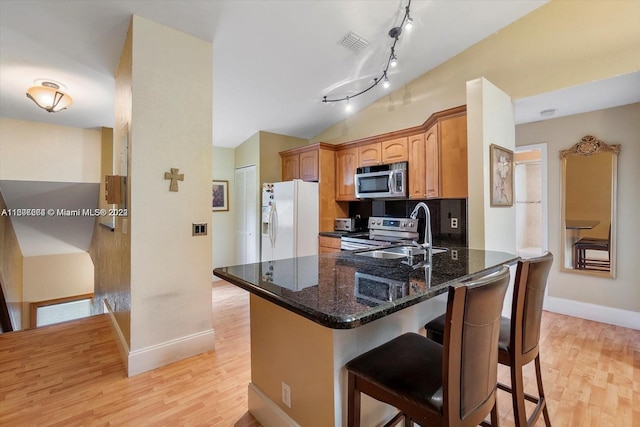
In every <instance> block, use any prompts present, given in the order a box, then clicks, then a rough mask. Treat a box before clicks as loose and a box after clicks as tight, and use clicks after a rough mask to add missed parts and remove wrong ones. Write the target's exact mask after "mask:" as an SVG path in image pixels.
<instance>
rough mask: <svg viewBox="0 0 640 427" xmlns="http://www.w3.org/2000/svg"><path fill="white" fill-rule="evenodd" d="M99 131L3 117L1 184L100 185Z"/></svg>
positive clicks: (0, 146)
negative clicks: (15, 182) (42, 182)
mask: <svg viewBox="0 0 640 427" xmlns="http://www.w3.org/2000/svg"><path fill="white" fill-rule="evenodd" d="M100 138H101V133H100V130H92V129H80V128H73V127H68V126H58V125H52V124H48V123H38V122H28V121H24V120H15V119H8V118H5V117H0V180H14V181H48V182H91V183H95V182H100Z"/></svg>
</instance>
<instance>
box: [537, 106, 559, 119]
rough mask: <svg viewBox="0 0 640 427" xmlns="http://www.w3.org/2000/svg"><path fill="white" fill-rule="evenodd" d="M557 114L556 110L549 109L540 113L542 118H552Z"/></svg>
mask: <svg viewBox="0 0 640 427" xmlns="http://www.w3.org/2000/svg"><path fill="white" fill-rule="evenodd" d="M555 113H556V109H555V108H549V109H548V110H542V111H540V115H541V116H542V117H551V116H553V115H554V114H555Z"/></svg>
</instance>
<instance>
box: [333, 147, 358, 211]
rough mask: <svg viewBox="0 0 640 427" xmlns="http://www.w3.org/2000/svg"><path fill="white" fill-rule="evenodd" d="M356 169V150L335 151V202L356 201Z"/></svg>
mask: <svg viewBox="0 0 640 427" xmlns="http://www.w3.org/2000/svg"><path fill="white" fill-rule="evenodd" d="M357 167H358V148H357V147H352V148H343V149H340V150H338V151H336V200H340V201H350V200H358V199H356V187H355V182H354V179H353V177H354V175H355V173H356V169H357Z"/></svg>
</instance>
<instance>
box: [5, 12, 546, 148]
mask: <svg viewBox="0 0 640 427" xmlns="http://www.w3.org/2000/svg"><path fill="white" fill-rule="evenodd" d="M407 3H408V0H379V1H362V0H342V1H317V0H300V1H245V0H239V1H212V0H191V1H188V2H187V1H180V0H163V1H159V0H128V1H114V0H42V1H41V0H31V1H23V0H2V1H1V2H0V111H1V115H2V116H5V117H11V118H17V119H24V120H31V121H40V122H50V123H56V124H61V125H67V126H74V127H81V128H96V127H100V126H105V127H112V126H113V122H114V85H115V84H114V74H115V70H116V67H117V64H118V61H119V58H120V52H121V50H122V47H123V44H124V39H125V36H126V32H127V28H128V25H129V21H130V18H131V15H132V14H137V15H140V16H142V17H145V18H147V19H150V20H152V21H155V22H158V23H160V24H163V25H166V26H168V27H171V28H175V29H177V30H180V31H183V32H186V33H189V34H192V35H194V36H197V37H200V38H202V39H205V40H209V41H211V42H212V45H213V58H214V59H213V99H214V106H213V145H214V146H222V147H235V146H237V145H239V144H240V143H242V142H243V141H245V140H246V139H247V138H248V137H250V136H251V135H253V134H255V133H256V132H257V131H259V130H264V131H269V132H274V133H282V134H286V135H292V136H297V137H302V138H309V137H312V136H314V135H316V134H318V133H319V132H320V131H322V130H324V129H326V128H327V127H329V126H331V125H332V124H335V123H337V122H339V121H341V120H343V119H344V118H345V117H346V116H345V111H344V109H343V108H342V105H334V104H323V103H322V102H321V100H322V97H323V96H324V95H336V96H345V95H351V94H353V93H355V92H357V91H359V90H360V89H362V88H363V87H366V86H367V85H368V84H370V82H371V81H372V80H373V78H374V77H378V76H379V75H380V72H381V71H382V69H383V68H384V65H385V63H386V61H387V59H388V55H389V48H390V46H391V44H392V42H393V39H392V38H391V37H389V35H388V32H389V30H390V29H391V28H392V27H394V26H397V25H398V24H399V23H400V21H401V19H402V17H403V15H404V11H405V7H406V6H407ZM544 3H545V0H531V1H509V2H505V1H502V0H498V1H493V0H486V1H475V0H470V1H423V0H412V1H411V16H412V18H413V20H414V21H415V23H416V25H415V28H414V29H413V31H412V32H410V33H409V32H406V31H405V32H404V33H403V34H401V36H400V39H399V42H398V44H397V46H396V51H397V54H398V57H399V65H398V67H397V68H394V69H393V70H392V72H391V73H390V76H389V77H390V79H391V83H392V86H391V88H390V89H391V90H393V89H394V88H398V87H401V86H402V85H403V84H405V83H407V82H409V81H411V80H413V79H415V78H416V77H418V76H419V75H421V74H423V73H425V72H426V71H428V70H430V69H432V68H433V67H435V66H437V65H439V64H440V63H442V62H444V61H446V60H447V59H449V58H451V57H453V56H455V55H456V54H458V53H459V52H461V51H463V50H464V49H466V48H468V47H470V46H471V45H473V44H475V43H476V42H478V41H480V40H482V39H484V38H485V37H487V36H489V35H491V34H493V33H494V32H496V31H498V30H500V29H501V28H503V27H505V26H507V25H508V24H510V23H511V22H513V21H515V20H517V19H519V18H520V17H522V16H524V15H526V14H528V13H530V12H531V11H532V10H534V9H536V8H538V7H540V6H542V5H544ZM349 31H353V32H355V33H357V34H358V35H360V36H362V37H363V38H364V39H366V40H367V41H368V45H367V46H366V47H365V48H364V49H363V50H362V51H360V52H359V53H355V52H354V51H352V50H350V49H348V48H346V47H345V46H343V45H341V44H340V43H339V42H340V40H341V39H342V38H343V37H344V36H345V35H346V34H347V33H348V32H349ZM185 78H189V76H185ZM38 79H50V80H54V81H59V82H61V83H63V84H64V85H65V86H66V87H67V90H68V93H69V94H70V95H71V96H72V97H73V99H74V104H73V106H72V107H71V108H69V109H68V110H65V111H62V112H60V113H56V114H50V113H47V112H45V111H44V110H40V109H38V108H37V107H36V106H35V105H34V104H33V103H32V102H31V101H30V100H28V99H27V98H26V96H25V90H26V89H27V88H28V87H29V86H32V85H33V83H34V81H35V80H38ZM384 94H385V91H384V89H382V88H380V87H376V88H375V89H374V90H371V91H369V92H368V93H367V94H366V95H363V96H361V97H358V98H357V99H355V100H354V102H353V104H354V109H355V110H358V109H362V108H364V107H365V106H367V105H369V104H371V103H372V102H374V101H375V100H377V99H379V98H381V97H382V96H384ZM159 102H171V100H163V99H162V94H159Z"/></svg>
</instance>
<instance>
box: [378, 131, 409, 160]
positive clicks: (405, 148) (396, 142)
mask: <svg viewBox="0 0 640 427" xmlns="http://www.w3.org/2000/svg"><path fill="white" fill-rule="evenodd" d="M408 159H409V144H408V138H407V137H404V138H397V139H392V140H389V141H383V142H382V163H395V162H406V161H407V160H408Z"/></svg>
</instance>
